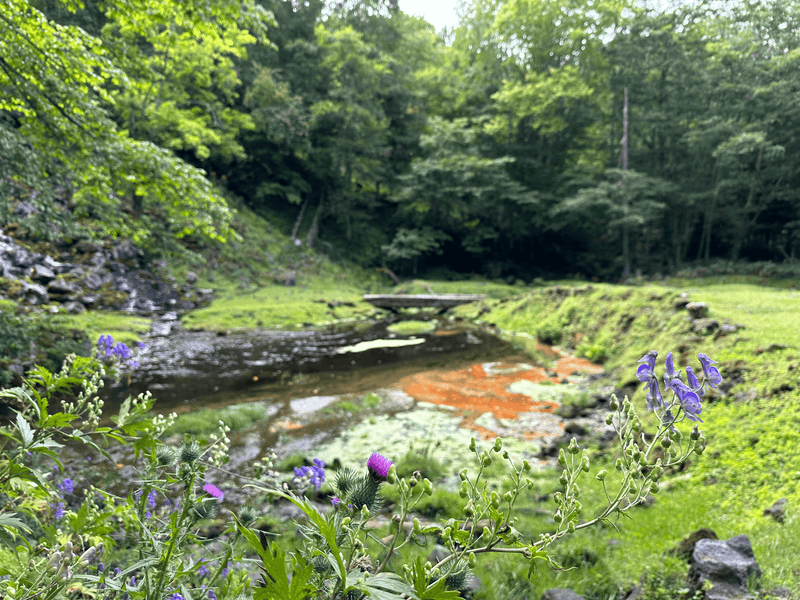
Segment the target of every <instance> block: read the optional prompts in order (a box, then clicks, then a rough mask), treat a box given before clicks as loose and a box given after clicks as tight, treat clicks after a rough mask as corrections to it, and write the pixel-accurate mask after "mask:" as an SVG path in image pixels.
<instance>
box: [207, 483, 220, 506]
mask: <svg viewBox="0 0 800 600" xmlns="http://www.w3.org/2000/svg"><path fill="white" fill-rule="evenodd" d="M203 491H204V492H205V493H206V494H208V495H209V496H213V497H214V498H216V499H217V500H218V501H220V502H222V499H223V498H224V497H225V492H223V491H222V490H221V489H219V488H218V487H217V486H215V485H214V484H213V483H207V484H205V485H204V486H203Z"/></svg>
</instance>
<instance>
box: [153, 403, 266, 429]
mask: <svg viewBox="0 0 800 600" xmlns="http://www.w3.org/2000/svg"><path fill="white" fill-rule="evenodd" d="M270 414H271V413H270V405H269V404H268V403H265V402H264V403H262V402H252V403H248V404H234V405H232V406H226V407H225V408H201V409H199V410H195V411H192V412H187V413H181V414H180V415H178V417H177V419H175V422H174V423H173V425H172V427H170V428H169V429H168V430H167V431H166V432H165V433H166V435H174V434H176V433H177V434H181V435H183V434H191V435H197V436H204V435H208V434H211V433H214V432H215V431H217V430H218V429H219V422H220V421H222V422H223V423H225V425H227V426H228V427H230V428H231V431H239V430H242V429H246V428H247V427H250V426H251V425H253V424H254V423H256V422H257V421H261V420H264V419H267V418H269V416H270Z"/></svg>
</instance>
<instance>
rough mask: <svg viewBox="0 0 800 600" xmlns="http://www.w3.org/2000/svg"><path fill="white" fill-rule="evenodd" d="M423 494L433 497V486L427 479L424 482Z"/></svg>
mask: <svg viewBox="0 0 800 600" xmlns="http://www.w3.org/2000/svg"><path fill="white" fill-rule="evenodd" d="M422 492H423V493H424V494H425V495H426V496H432V495H433V484H432V483H431V482H430V480H429V479H428V478H427V477H426V478H425V479H423V480H422Z"/></svg>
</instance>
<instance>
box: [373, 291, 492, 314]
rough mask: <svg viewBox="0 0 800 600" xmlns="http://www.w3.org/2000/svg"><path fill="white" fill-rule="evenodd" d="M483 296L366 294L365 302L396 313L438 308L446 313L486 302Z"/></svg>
mask: <svg viewBox="0 0 800 600" xmlns="http://www.w3.org/2000/svg"><path fill="white" fill-rule="evenodd" d="M485 298H486V296H484V295H482V294H416V295H412V294H366V295H364V301H365V302H369V303H370V304H372V305H373V306H377V307H378V308H388V309H389V310H391V311H393V312H396V311H397V310H398V309H401V308H436V309H439V310H440V311H445V310H447V309H448V308H453V307H454V306H459V305H460V304H469V303H470V302H476V301H478V300H484V299H485Z"/></svg>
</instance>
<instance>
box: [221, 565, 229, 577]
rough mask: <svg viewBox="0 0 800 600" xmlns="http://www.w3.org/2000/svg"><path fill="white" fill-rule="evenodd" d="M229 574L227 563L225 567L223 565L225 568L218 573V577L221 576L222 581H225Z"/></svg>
mask: <svg viewBox="0 0 800 600" xmlns="http://www.w3.org/2000/svg"><path fill="white" fill-rule="evenodd" d="M230 572H231V563H228V564H227V565H225V568H224V569H222V573H220V575H221V576H222V578H223V579H225V578H226V577H227V576H228V573H230Z"/></svg>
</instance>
